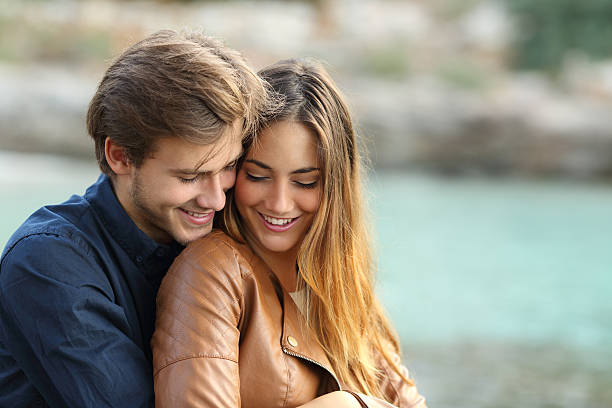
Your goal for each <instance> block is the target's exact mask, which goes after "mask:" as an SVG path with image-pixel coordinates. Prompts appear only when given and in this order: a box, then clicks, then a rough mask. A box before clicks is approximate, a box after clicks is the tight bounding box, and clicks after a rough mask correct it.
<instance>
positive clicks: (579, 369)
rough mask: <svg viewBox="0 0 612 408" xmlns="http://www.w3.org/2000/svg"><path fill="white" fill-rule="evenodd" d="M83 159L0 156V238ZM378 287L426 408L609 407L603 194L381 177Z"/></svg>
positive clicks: (611, 222)
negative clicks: (425, 400) (424, 397)
mask: <svg viewBox="0 0 612 408" xmlns="http://www.w3.org/2000/svg"><path fill="white" fill-rule="evenodd" d="M97 174H98V170H97V167H96V165H95V164H94V163H93V161H92V162H83V161H78V160H71V159H66V158H58V157H53V156H32V155H23V154H17V153H7V152H0V189H1V191H2V197H3V199H2V200H1V201H0V209H1V210H2V214H3V217H2V218H1V220H0V245H2V246H4V244H5V242H6V240H7V239H8V237H9V235H10V234H11V233H12V231H13V230H14V229H15V228H17V226H18V225H19V224H20V223H21V222H23V220H24V219H25V218H26V217H27V215H28V214H30V213H31V212H32V211H33V210H35V209H37V208H38V207H40V206H41V205H44V204H49V203H57V202H60V201H63V200H64V199H66V198H67V197H68V196H69V195H70V194H73V193H79V194H81V193H82V192H83V191H84V189H85V188H86V187H87V186H88V185H89V184H91V183H92V182H93V181H94V180H95V179H96V177H97ZM369 191H370V192H371V202H372V210H373V213H374V215H375V220H376V227H377V231H378V237H377V239H378V252H379V266H380V275H379V282H378V288H379V293H380V296H381V298H382V300H383V303H384V304H385V306H386V308H387V310H388V311H389V314H390V316H391V318H392V320H393V321H394V323H395V324H396V326H397V329H398V332H399V334H400V336H401V338H402V343H403V345H404V351H405V361H406V364H407V365H408V366H409V368H410V369H411V371H412V372H413V374H414V376H415V378H416V380H417V384H418V385H419V387H420V389H421V391H422V392H423V393H424V394H425V395H426V396H427V397H428V400H429V405H430V406H432V407H434V406H435V407H453V408H456V407H483V408H484V407H516V406H524V407H548V408H551V407H591V408H598V407H611V406H612V387H611V385H612V368H611V362H612V353H611V350H612V324H611V323H612V302H611V301H610V300H609V299H610V294H611V293H612V274H610V270H611V265H612V251H610V250H609V244H610V242H612V239H611V238H612V215H611V213H610V208H612V188H611V187H610V186H608V185H606V184H597V183H590V184H581V183H575V182H567V181H525V180H513V179H508V180H500V179H486V178H480V179H478V178H476V179H474V178H472V179H449V178H439V177H433V176H427V175H418V174H411V175H408V174H400V173H377V174H375V175H374V176H373V177H372V178H371V179H370V183H369Z"/></svg>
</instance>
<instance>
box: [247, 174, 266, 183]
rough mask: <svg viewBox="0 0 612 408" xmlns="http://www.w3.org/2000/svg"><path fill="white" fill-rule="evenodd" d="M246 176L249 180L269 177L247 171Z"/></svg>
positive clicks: (260, 179)
mask: <svg viewBox="0 0 612 408" xmlns="http://www.w3.org/2000/svg"><path fill="white" fill-rule="evenodd" d="M246 178H247V179H248V180H251V181H262V180H267V179H268V178H269V177H265V176H257V175H255V174H251V173H249V172H247V173H246Z"/></svg>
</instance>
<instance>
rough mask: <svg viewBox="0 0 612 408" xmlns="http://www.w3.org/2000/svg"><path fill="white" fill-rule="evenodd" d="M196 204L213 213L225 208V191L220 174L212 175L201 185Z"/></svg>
mask: <svg viewBox="0 0 612 408" xmlns="http://www.w3.org/2000/svg"><path fill="white" fill-rule="evenodd" d="M196 202H197V203H198V205H199V206H200V207H201V208H211V209H213V210H215V211H221V210H222V209H223V207H224V206H225V191H224V186H223V184H222V182H221V175H220V174H213V175H211V176H209V177H208V180H206V183H203V184H202V190H201V191H200V194H198V196H197V198H196Z"/></svg>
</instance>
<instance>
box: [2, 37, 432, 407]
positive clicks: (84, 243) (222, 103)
mask: <svg viewBox="0 0 612 408" xmlns="http://www.w3.org/2000/svg"><path fill="white" fill-rule="evenodd" d="M87 126H88V131H89V134H90V136H91V137H92V138H93V140H94V143H95V150H96V157H97V159H98V162H99V165H100V168H101V170H102V175H101V176H100V178H99V179H98V181H97V182H96V183H94V184H93V185H92V186H90V187H89V188H88V189H87V191H86V192H85V194H84V195H83V196H76V195H75V196H72V197H71V198H70V199H69V200H68V201H66V202H64V203H62V204H59V205H52V206H46V207H43V208H41V209H40V210H38V211H36V212H35V213H34V214H33V215H32V216H30V218H28V220H27V221H26V222H25V223H24V224H23V225H22V226H21V227H20V228H19V229H18V230H17V231H16V232H15V233H14V234H13V236H12V237H11V239H10V240H9V242H8V244H7V246H6V248H5V249H4V252H3V253H2V258H1V260H0V319H1V325H0V407H30V406H42V407H45V406H50V407H152V406H154V405H156V406H158V407H187V406H189V407H239V406H244V407H296V406H304V407H360V406H361V407H364V406H367V407H392V406H400V407H418V408H423V407H425V402H424V399H423V398H422V397H421V396H420V395H419V394H418V392H417V389H416V387H415V386H414V383H413V381H412V380H411V379H410V377H409V375H408V371H407V370H406V368H405V367H404V366H403V365H402V364H401V362H400V359H399V342H398V339H397V337H396V336H395V334H394V331H393V329H392V327H391V326H390V324H389V322H388V321H387V319H386V318H385V316H384V314H383V311H382V309H381V307H380V305H379V302H378V300H377V299H376V296H375V294H374V290H373V273H374V271H373V268H374V266H373V264H372V258H371V255H370V253H371V245H370V242H369V240H368V226H367V222H366V219H365V213H364V209H363V198H362V193H361V179H360V177H361V171H362V168H361V157H360V152H359V146H358V143H357V141H356V137H355V134H354V130H353V125H352V122H351V118H350V115H349V112H348V110H347V108H346V105H345V104H344V102H343V99H342V96H341V95H340V93H339V91H338V89H337V88H336V86H335V85H334V83H333V81H332V79H331V78H330V77H329V75H328V74H327V72H326V71H325V69H324V68H323V67H322V66H321V65H320V64H319V63H317V62H316V61H312V60H286V61H281V62H278V63H276V64H274V65H272V66H270V67H267V68H265V69H263V70H261V71H260V72H259V73H257V74H255V73H254V72H252V71H251V69H250V68H249V67H248V66H247V65H246V63H245V62H244V60H243V59H242V57H241V56H240V55H239V54H238V53H237V52H235V51H233V50H231V49H229V48H227V47H225V46H223V45H222V44H221V43H219V42H217V41H216V40H214V39H211V38H209V37H206V36H203V35H201V34H199V33H193V32H182V33H177V32H174V31H160V32H157V33H155V34H152V35H151V36H149V37H147V38H146V39H144V40H143V41H141V42H139V43H137V44H135V45H133V46H132V47H130V48H129V49H128V50H126V51H125V52H124V53H123V54H122V55H121V56H120V57H119V58H118V59H117V60H116V61H115V62H114V63H113V64H112V65H111V67H110V68H109V69H108V70H107V72H106V74H105V76H104V77H103V79H102V81H101V83H100V85H99V87H98V90H97V92H96V94H95V95H94V97H93V99H92V101H91V104H90V106H89V111H88V114H87ZM215 213H217V214H216V215H215ZM213 223H214V225H215V228H214V230H213Z"/></svg>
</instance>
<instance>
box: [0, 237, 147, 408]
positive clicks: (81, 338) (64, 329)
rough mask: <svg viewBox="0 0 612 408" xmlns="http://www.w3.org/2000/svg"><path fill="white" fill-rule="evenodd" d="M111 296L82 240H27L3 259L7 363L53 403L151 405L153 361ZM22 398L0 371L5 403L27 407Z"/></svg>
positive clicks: (0, 306) (0, 275)
mask: <svg viewBox="0 0 612 408" xmlns="http://www.w3.org/2000/svg"><path fill="white" fill-rule="evenodd" d="M112 296H113V295H112V289H111V287H110V284H109V282H108V280H107V279H106V278H105V274H104V272H103V271H102V270H101V269H100V267H99V266H98V264H97V263H96V262H95V259H94V257H93V255H91V253H90V252H89V251H88V247H86V246H85V245H84V244H80V243H79V241H75V240H71V239H68V238H67V237H62V236H56V235H50V234H46V235H31V236H29V237H26V238H24V239H22V240H21V241H19V242H18V243H17V244H16V245H15V246H13V247H12V248H10V249H7V252H6V254H5V256H4V257H3V259H2V261H1V264H0V319H1V324H0V327H1V328H0V336H1V341H0V343H1V344H2V345H3V346H4V347H5V348H6V350H7V354H6V355H5V356H4V357H5V359H4V363H8V362H10V364H12V365H14V367H13V368H12V370H13V372H17V371H15V370H20V371H22V372H23V373H24V374H25V376H26V377H27V379H28V381H29V382H30V383H31V384H32V385H33V387H34V388H35V389H36V391H37V392H38V393H40V395H41V396H42V397H43V398H44V400H45V401H46V402H47V403H48V404H49V405H51V406H57V407H60V406H61V407H152V406H153V384H152V379H151V374H150V367H151V364H150V362H149V361H148V359H147V358H146V356H145V354H144V352H143V351H142V349H141V348H140V347H139V346H138V345H137V344H135V343H134V341H132V340H131V338H130V336H129V334H130V333H131V330H132V329H131V327H130V325H129V323H128V320H127V318H126V315H125V313H124V311H123V308H121V307H120V306H119V305H117V304H115V303H114V302H113V299H112ZM8 355H10V360H9V358H8ZM4 363H3V364H4ZM32 393H34V391H31V394H32ZM23 398H25V396H24V390H23V389H22V388H18V387H15V384H14V383H11V378H10V377H8V378H0V406H23V405H22V404H24V402H23ZM36 398H37V396H36Z"/></svg>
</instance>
